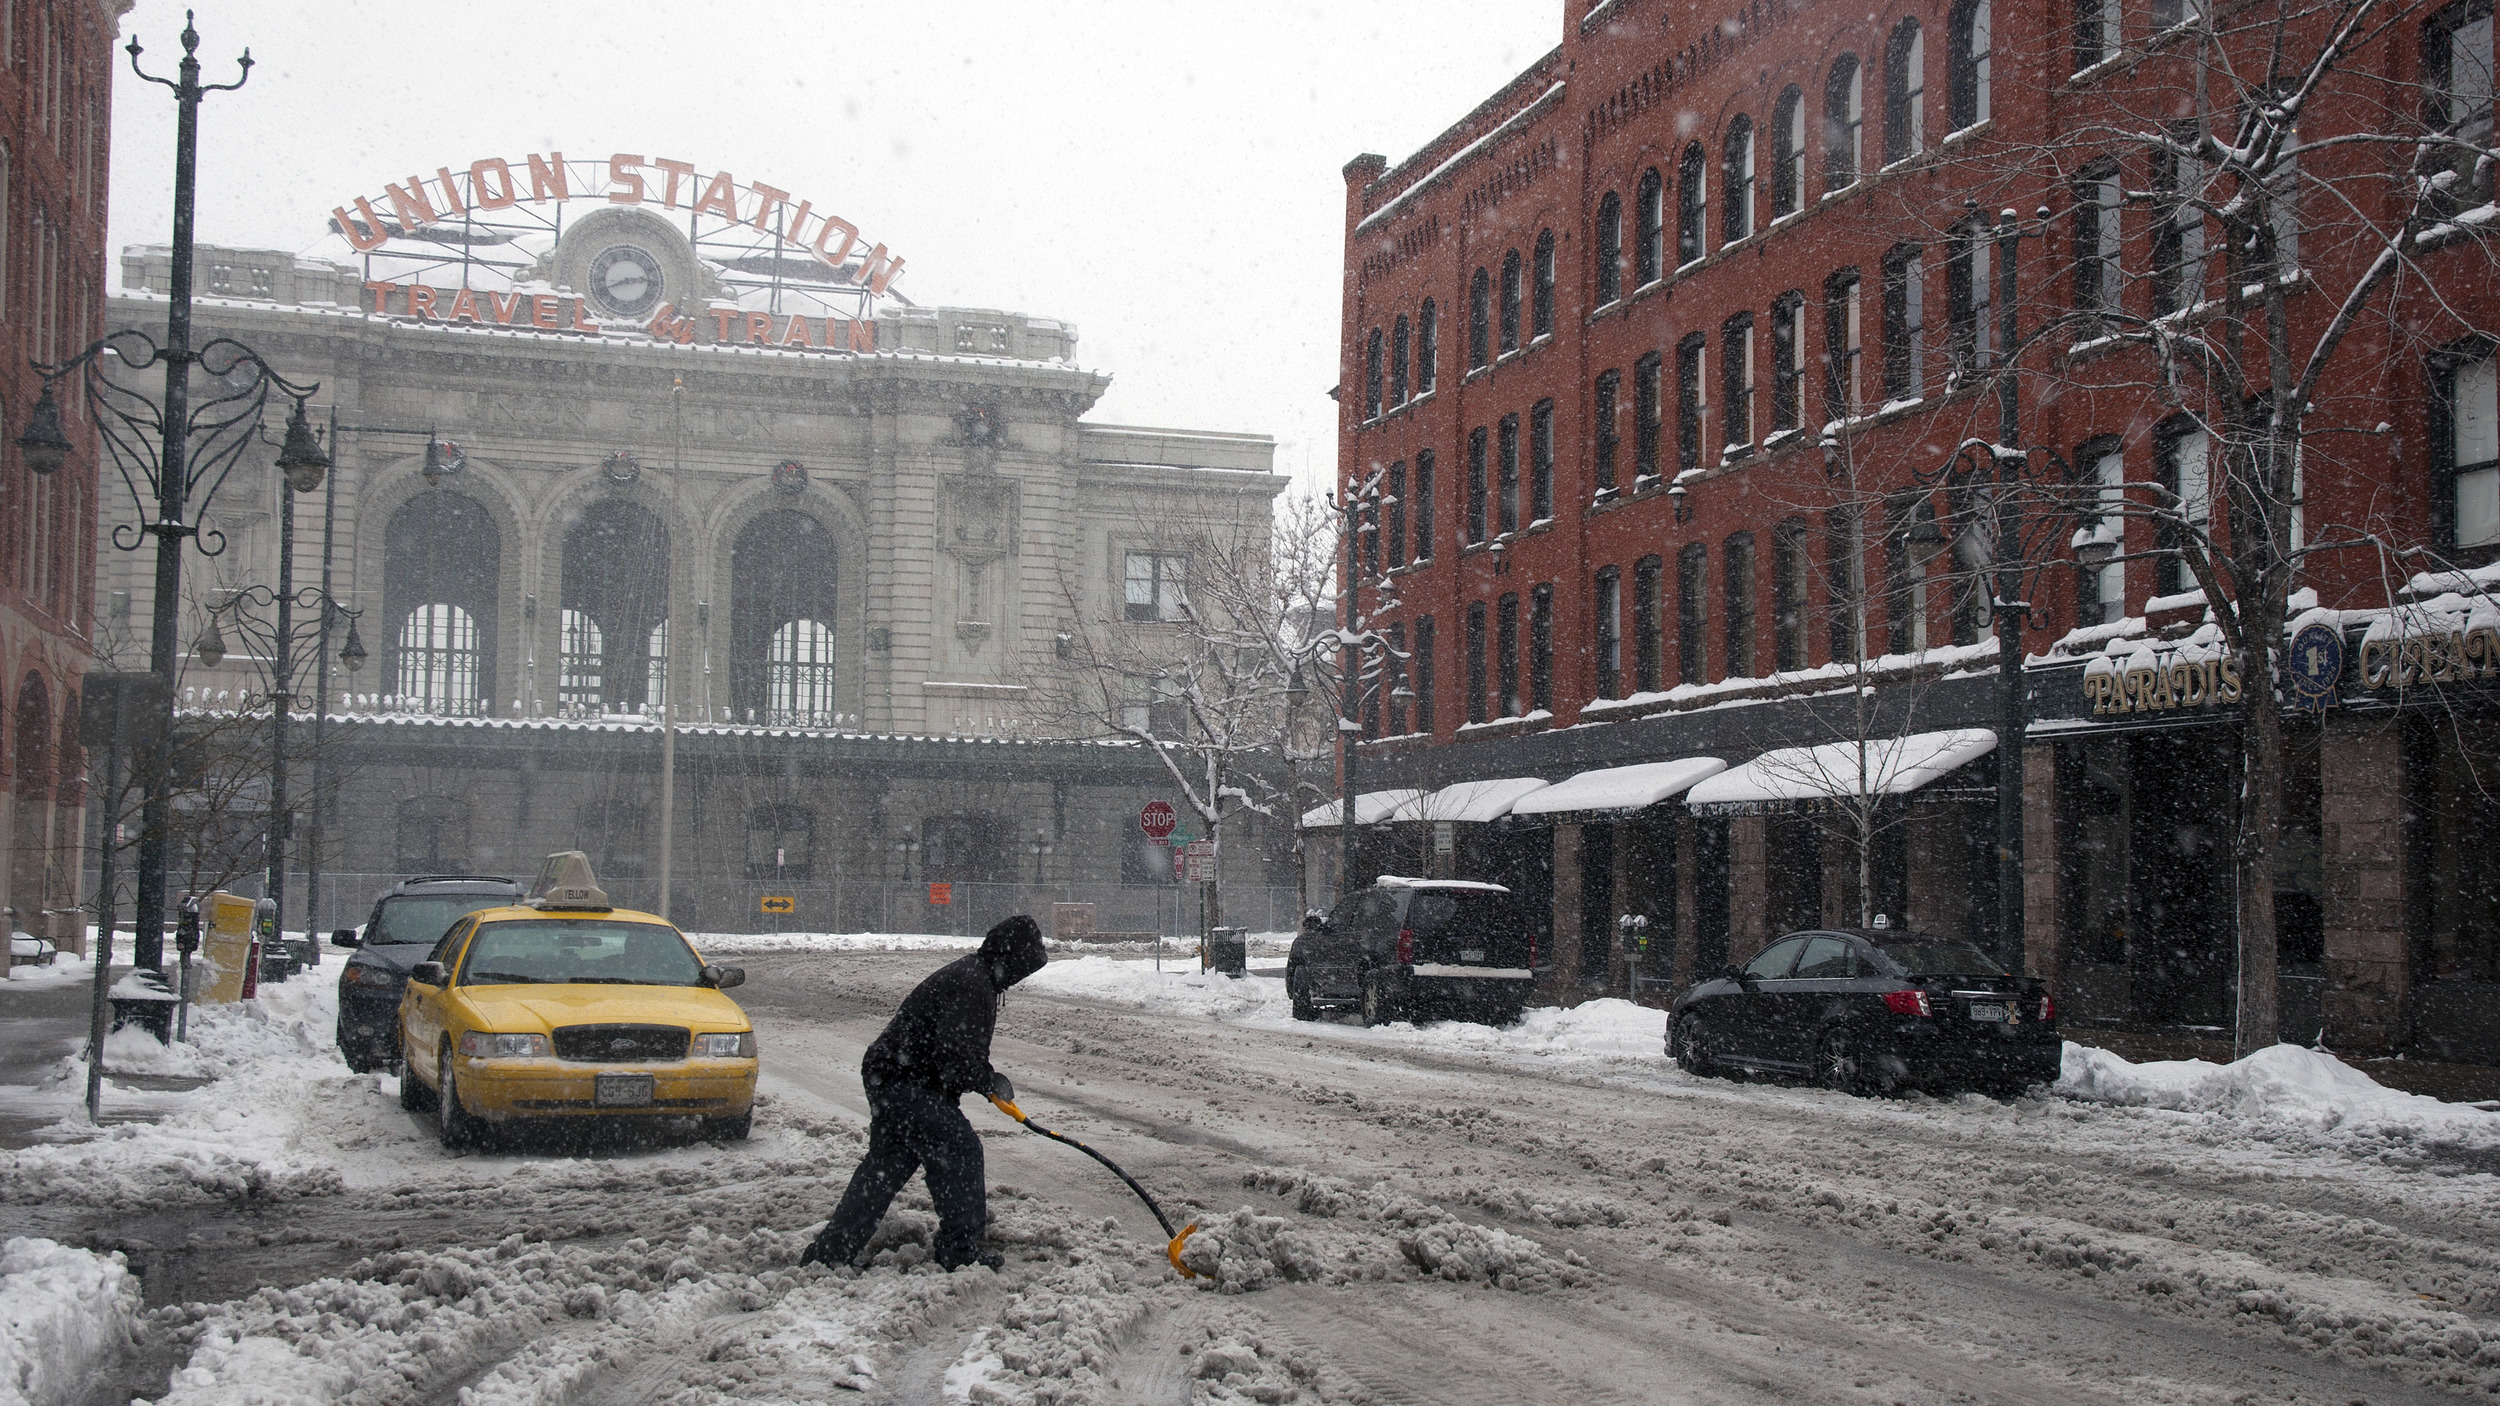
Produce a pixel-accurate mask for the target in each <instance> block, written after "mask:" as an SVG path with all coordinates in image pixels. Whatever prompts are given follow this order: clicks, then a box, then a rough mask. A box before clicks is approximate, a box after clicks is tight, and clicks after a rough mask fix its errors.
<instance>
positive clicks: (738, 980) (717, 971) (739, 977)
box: [703, 964, 747, 991]
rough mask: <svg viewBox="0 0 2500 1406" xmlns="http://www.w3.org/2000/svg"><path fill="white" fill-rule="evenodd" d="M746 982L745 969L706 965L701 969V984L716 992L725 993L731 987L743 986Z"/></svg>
mask: <svg viewBox="0 0 2500 1406" xmlns="http://www.w3.org/2000/svg"><path fill="white" fill-rule="evenodd" d="M746 981H747V969H746V968H744V967H722V966H712V965H708V964H707V965H706V966H705V967H704V968H703V984H704V985H706V986H709V987H711V988H713V989H714V990H716V991H726V990H728V989H729V988H730V987H732V986H744V985H746Z"/></svg>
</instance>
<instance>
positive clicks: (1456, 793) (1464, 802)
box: [1398, 776, 1546, 825]
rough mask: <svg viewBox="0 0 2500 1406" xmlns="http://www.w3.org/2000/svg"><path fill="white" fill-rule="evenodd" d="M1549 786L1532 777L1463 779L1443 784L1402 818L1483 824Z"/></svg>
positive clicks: (1498, 817)
mask: <svg viewBox="0 0 2500 1406" xmlns="http://www.w3.org/2000/svg"><path fill="white" fill-rule="evenodd" d="M1545 789H1546V783H1545V782H1543V781H1540V780H1538V779H1537V778H1535V777H1533V776H1503V777H1497V778H1495V779H1493V780H1491V781H1461V782H1459V783H1458V784H1456V785H1454V786H1444V787H1442V788H1441V789H1440V790H1438V791H1435V792H1433V793H1432V794H1431V795H1429V796H1426V797H1424V798H1423V799H1422V800H1420V801H1418V802H1416V804H1415V805H1414V806H1412V807H1410V808H1409V809H1408V811H1407V812H1406V813H1404V814H1402V815H1400V816H1399V817H1398V819H1400V820H1452V821H1457V822H1459V823H1461V824H1465V825H1482V824H1484V823H1485V822H1487V821H1492V820H1499V819H1501V818H1502V817H1503V816H1505V815H1508V814H1510V812H1511V807H1513V806H1515V805H1517V804H1518V803H1519V802H1520V801H1521V800H1522V799H1523V798H1525V797H1527V796H1529V795H1532V794H1534V793H1536V792H1538V791H1542V790H1545Z"/></svg>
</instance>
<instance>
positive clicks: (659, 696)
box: [642, 620, 668, 708]
mask: <svg viewBox="0 0 2500 1406" xmlns="http://www.w3.org/2000/svg"><path fill="white" fill-rule="evenodd" d="M650 645H651V652H650V657H649V663H648V665H647V667H646V672H645V673H644V675H643V684H644V690H643V695H642V697H643V701H644V702H645V703H648V704H650V705H651V706H652V707H654V708H665V707H667V706H668V622H667V621H666V620H663V621H661V622H660V623H659V624H657V625H654V626H652V627H651V635H650Z"/></svg>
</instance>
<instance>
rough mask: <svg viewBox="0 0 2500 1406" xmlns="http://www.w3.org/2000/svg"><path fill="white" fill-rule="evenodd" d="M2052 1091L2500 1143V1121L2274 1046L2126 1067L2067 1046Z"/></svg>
mask: <svg viewBox="0 0 2500 1406" xmlns="http://www.w3.org/2000/svg"><path fill="white" fill-rule="evenodd" d="M2056 1091H2057V1092H2059V1093H2061V1094H2065V1095H2067V1096H2068V1097H2070V1098H2079V1099H2088V1100H2091V1101H2093V1102H2098V1103H2116V1104H2125V1105H2130V1106H2135V1107H2143V1108H2168V1109H2176V1110H2179V1111H2181V1112H2188V1113H2221V1114H2228V1115H2232V1116H2236V1117H2242V1118H2260V1119H2278V1120H2288V1121H2298V1122H2304V1123H2309V1124H2313V1125H2315V1126H2317V1127H2318V1128H2320V1129H2321V1130H2327V1129H2336V1128H2362V1127H2377V1126H2384V1125H2390V1124H2393V1125H2405V1126H2411V1127H2417V1128H2421V1129H2423V1130H2425V1131H2435V1132H2439V1133H2443V1134H2455V1135H2458V1136H2462V1137H2469V1138H2473V1139H2475V1140H2477V1141H2480V1140H2483V1139H2491V1140H2495V1141H2500V1114H2493V1113H2487V1112H2483V1111H2482V1110H2480V1109H2477V1108H2474V1107H2472V1106H2470V1105H2466V1104H2456V1103H2445V1102H2442V1101H2440V1100H2439V1099H2435V1098H2427V1097H2424V1096H2423V1095H2421V1094H2408V1093H2401V1092H2399V1091H2397V1090H2395V1089H2391V1088H2388V1087H2387V1086H2386V1085H2384V1084H2381V1083H2379V1082H2378V1081H2377V1080H2375V1079H2372V1078H2371V1077H2370V1076H2369V1075H2367V1074H2364V1073H2362V1072H2361V1071H2360V1070H2358V1069H2355V1068H2353V1067H2352V1066H2351V1065H2349V1064H2346V1063H2344V1062H2343V1061H2342V1060H2340V1059H2337V1058H2335V1057H2334V1056H2333V1055H2330V1054H2324V1053H2321V1052H2319V1051H2317V1050H2311V1049H2304V1048H2302V1047H2301V1046H2299V1045H2275V1046H2272V1047H2270V1048H2267V1049H2262V1050H2259V1051H2257V1052H2256V1053H2255V1054H2252V1055H2250V1056H2248V1057H2247V1058H2246V1059H2242V1060H2236V1061H2234V1062H2232V1063H2230V1064H2214V1063H2212V1062H2210V1061H2207V1060H2201V1059H2166V1060H2152V1061H2148V1062H2146V1063H2143V1064H2134V1063H2130V1062H2128V1061H2127V1060H2124V1059H2121V1058H2119V1057H2118V1056H2117V1055H2114V1054H2111V1053H2110V1052H2109V1051H2107V1050H2102V1049H2094V1048H2092V1047H2090V1046H2088V1045H2078V1044H2075V1043H2073V1042H2071V1041H2069V1042H2068V1043H2067V1045H2066V1054H2065V1067H2064V1069H2063V1070H2062V1071H2061V1072H2060V1074H2059V1076H2058V1080H2057V1084H2056Z"/></svg>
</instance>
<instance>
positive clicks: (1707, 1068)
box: [1675, 1016, 1719, 1079]
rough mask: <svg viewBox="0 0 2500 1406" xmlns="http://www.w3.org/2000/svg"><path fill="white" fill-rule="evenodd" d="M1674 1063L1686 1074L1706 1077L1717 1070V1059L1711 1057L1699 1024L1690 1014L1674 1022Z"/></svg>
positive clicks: (1707, 1043)
mask: <svg viewBox="0 0 2500 1406" xmlns="http://www.w3.org/2000/svg"><path fill="white" fill-rule="evenodd" d="M1675 1065H1676V1068H1678V1069H1681V1070H1683V1071H1684V1072H1685V1073H1687V1074H1691V1075H1694V1076H1696V1077H1699V1078H1704V1079H1707V1078H1709V1077H1710V1076H1712V1075H1714V1074H1716V1073H1718V1072H1719V1067H1718V1061H1717V1060H1716V1059H1714V1058H1712V1057H1711V1054H1710V1045H1709V1042H1707V1041H1705V1040H1703V1039H1702V1037H1701V1026H1700V1025H1699V1023H1697V1022H1696V1021H1694V1019H1693V1018H1692V1017H1691V1016H1686V1017H1685V1018H1684V1019H1682V1020H1679V1021H1677V1022H1676V1023H1675Z"/></svg>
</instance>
